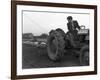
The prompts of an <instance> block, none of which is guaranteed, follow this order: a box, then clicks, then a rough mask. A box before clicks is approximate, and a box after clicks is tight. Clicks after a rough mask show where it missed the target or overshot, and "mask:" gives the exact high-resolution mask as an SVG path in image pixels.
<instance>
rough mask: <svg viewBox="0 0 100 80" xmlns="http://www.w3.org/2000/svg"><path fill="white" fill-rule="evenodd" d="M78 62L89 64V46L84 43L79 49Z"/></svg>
mask: <svg viewBox="0 0 100 80" xmlns="http://www.w3.org/2000/svg"><path fill="white" fill-rule="evenodd" d="M79 58H80V64H81V65H89V46H88V45H85V46H83V47H82V49H81V51H80V57H79Z"/></svg>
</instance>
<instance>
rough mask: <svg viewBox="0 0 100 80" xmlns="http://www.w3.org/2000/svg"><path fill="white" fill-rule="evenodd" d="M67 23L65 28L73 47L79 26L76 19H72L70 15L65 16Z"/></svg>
mask: <svg viewBox="0 0 100 80" xmlns="http://www.w3.org/2000/svg"><path fill="white" fill-rule="evenodd" d="M67 20H68V23H67V28H68V32H67V34H68V35H69V36H70V38H69V39H70V42H71V43H72V46H73V47H76V44H75V42H74V41H75V40H78V30H80V29H81V28H80V26H79V24H78V22H77V21H76V20H73V18H72V16H68V17H67Z"/></svg>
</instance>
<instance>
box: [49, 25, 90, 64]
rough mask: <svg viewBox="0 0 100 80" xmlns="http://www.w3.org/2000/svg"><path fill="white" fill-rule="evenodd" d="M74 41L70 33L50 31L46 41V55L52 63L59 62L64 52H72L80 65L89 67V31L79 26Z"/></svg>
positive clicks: (59, 29)
mask: <svg viewBox="0 0 100 80" xmlns="http://www.w3.org/2000/svg"><path fill="white" fill-rule="evenodd" d="M80 27H81V29H80V30H79V31H78V33H77V35H78V36H77V37H78V39H77V40H75V39H74V38H73V37H75V36H72V34H71V33H69V32H66V33H65V32H64V31H63V30H62V29H61V28H57V29H55V30H51V31H50V32H49V36H48V39H47V54H48V57H49V58H50V59H51V60H52V61H59V60H61V59H62V58H63V56H64V54H65V53H66V52H70V51H73V53H74V54H75V56H78V59H79V62H80V65H89V29H86V28H85V26H80Z"/></svg>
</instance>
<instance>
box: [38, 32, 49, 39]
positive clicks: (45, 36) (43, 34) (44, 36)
mask: <svg viewBox="0 0 100 80" xmlns="http://www.w3.org/2000/svg"><path fill="white" fill-rule="evenodd" d="M40 36H41V37H42V38H47V37H48V34H46V33H42V34H41V35H40Z"/></svg>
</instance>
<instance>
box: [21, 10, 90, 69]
mask: <svg viewBox="0 0 100 80" xmlns="http://www.w3.org/2000/svg"><path fill="white" fill-rule="evenodd" d="M22 17H23V21H22V22H23V28H22V29H23V33H22V68H23V69H28V68H48V67H70V66H83V65H84V66H88V65H89V41H90V40H89V28H90V25H89V24H90V16H89V14H88V13H86V14H84V13H83V14H82V13H74V12H68V13H67V12H65V13H64V12H62V13H60V12H47V11H46V12H45V11H34V10H32V11H23V12H22Z"/></svg>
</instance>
